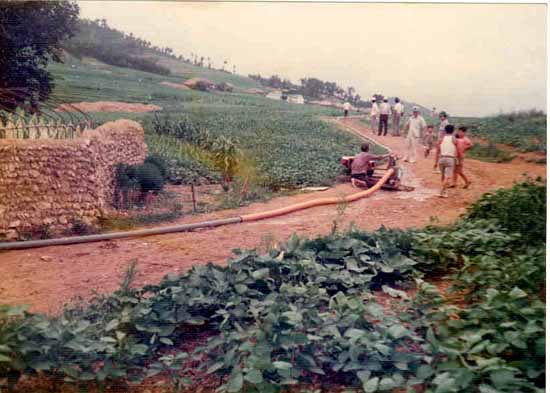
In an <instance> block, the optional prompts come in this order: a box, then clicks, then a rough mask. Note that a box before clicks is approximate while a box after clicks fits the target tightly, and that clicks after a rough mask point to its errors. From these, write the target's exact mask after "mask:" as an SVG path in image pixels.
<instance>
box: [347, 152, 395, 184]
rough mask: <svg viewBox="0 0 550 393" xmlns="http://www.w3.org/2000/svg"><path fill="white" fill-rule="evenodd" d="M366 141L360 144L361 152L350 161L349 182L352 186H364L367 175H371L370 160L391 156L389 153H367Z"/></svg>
mask: <svg viewBox="0 0 550 393" xmlns="http://www.w3.org/2000/svg"><path fill="white" fill-rule="evenodd" d="M369 150H370V146H369V144H368V143H364V144H363V145H361V152H360V153H359V154H357V155H356V156H355V158H354V159H353V162H352V163H351V184H352V186H354V187H365V186H366V183H367V182H366V180H367V176H372V174H373V173H374V169H373V168H372V167H371V166H370V162H371V161H377V160H383V159H384V158H387V157H389V156H391V153H388V154H383V155H376V154H371V153H369Z"/></svg>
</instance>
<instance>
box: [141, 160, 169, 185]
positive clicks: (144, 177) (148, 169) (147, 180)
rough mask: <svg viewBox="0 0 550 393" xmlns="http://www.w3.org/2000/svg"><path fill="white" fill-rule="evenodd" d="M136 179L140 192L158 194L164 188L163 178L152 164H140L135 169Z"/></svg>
mask: <svg viewBox="0 0 550 393" xmlns="http://www.w3.org/2000/svg"><path fill="white" fill-rule="evenodd" d="M136 179H137V181H138V183H139V186H140V189H141V192H149V191H153V192H159V191H161V190H162V189H163V188H164V178H163V176H162V174H161V172H160V170H159V168H158V167H157V166H156V165H154V164H149V163H146V164H142V165H139V166H138V167H137V168H136Z"/></svg>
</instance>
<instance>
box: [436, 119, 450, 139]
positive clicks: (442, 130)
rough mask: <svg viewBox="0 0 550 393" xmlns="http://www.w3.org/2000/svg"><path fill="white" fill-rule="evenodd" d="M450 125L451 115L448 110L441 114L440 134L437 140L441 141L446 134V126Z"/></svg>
mask: <svg viewBox="0 0 550 393" xmlns="http://www.w3.org/2000/svg"><path fill="white" fill-rule="evenodd" d="M448 125H449V116H448V115H447V112H441V113H440V114H439V135H438V137H437V140H438V141H440V140H441V139H443V137H444V136H445V127H447V126H448Z"/></svg>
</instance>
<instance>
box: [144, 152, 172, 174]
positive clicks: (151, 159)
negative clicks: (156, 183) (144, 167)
mask: <svg viewBox="0 0 550 393" xmlns="http://www.w3.org/2000/svg"><path fill="white" fill-rule="evenodd" d="M143 163H144V164H152V165H154V166H156V167H157V168H158V170H159V172H160V174H161V176H162V178H163V179H166V178H167V177H168V166H167V163H166V161H165V160H164V159H163V158H162V157H161V156H159V155H156V154H152V155H149V156H147V158H146V159H145V161H144V162H143Z"/></svg>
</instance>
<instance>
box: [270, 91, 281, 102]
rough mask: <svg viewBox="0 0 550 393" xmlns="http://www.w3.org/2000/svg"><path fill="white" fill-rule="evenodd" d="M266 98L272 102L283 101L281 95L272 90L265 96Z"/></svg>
mask: <svg viewBox="0 0 550 393" xmlns="http://www.w3.org/2000/svg"><path fill="white" fill-rule="evenodd" d="M266 97H267V98H271V99H272V100H282V99H283V93H282V92H281V91H279V90H274V91H272V92H269V93H268V94H267V95H266Z"/></svg>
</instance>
